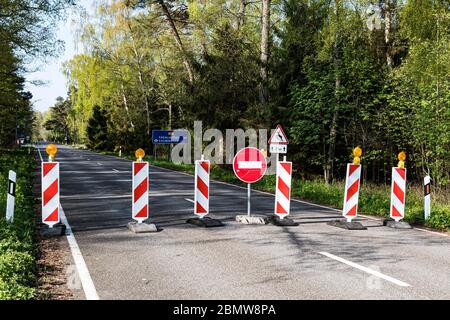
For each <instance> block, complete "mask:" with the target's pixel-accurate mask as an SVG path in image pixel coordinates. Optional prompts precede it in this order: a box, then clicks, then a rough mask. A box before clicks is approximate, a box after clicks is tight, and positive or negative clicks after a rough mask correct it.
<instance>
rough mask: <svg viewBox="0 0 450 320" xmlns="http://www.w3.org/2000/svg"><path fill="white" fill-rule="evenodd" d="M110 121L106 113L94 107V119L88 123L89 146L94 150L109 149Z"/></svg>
mask: <svg viewBox="0 0 450 320" xmlns="http://www.w3.org/2000/svg"><path fill="white" fill-rule="evenodd" d="M107 122H108V119H107V117H106V114H105V111H104V110H102V109H101V108H100V107H99V106H95V107H94V112H93V114H92V117H91V118H90V119H89V121H88V126H87V136H88V139H89V143H88V146H89V147H90V148H92V149H94V150H105V149H108V141H109V140H108V131H107V130H108V124H107Z"/></svg>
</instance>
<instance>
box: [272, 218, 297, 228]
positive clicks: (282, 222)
mask: <svg viewBox="0 0 450 320" xmlns="http://www.w3.org/2000/svg"><path fill="white" fill-rule="evenodd" d="M269 221H270V223H272V224H273V225H275V226H279V227H296V226H298V225H299V223H298V222H295V221H294V220H292V219H291V218H283V219H281V218H280V217H278V216H271V217H270V220H269Z"/></svg>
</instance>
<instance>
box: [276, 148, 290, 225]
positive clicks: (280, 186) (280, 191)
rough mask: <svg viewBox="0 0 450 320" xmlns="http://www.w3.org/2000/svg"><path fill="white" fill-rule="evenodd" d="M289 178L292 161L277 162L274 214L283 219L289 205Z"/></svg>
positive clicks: (288, 210)
mask: <svg viewBox="0 0 450 320" xmlns="http://www.w3.org/2000/svg"><path fill="white" fill-rule="evenodd" d="M291 180H292V162H290V161H286V157H284V159H283V161H278V162H277V177H276V188H275V214H276V215H277V216H278V217H279V218H280V219H283V218H284V217H286V216H288V215H289V212H290V207H291Z"/></svg>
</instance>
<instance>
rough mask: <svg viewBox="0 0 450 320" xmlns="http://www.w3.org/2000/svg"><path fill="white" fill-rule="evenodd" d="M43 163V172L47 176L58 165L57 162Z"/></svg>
mask: <svg viewBox="0 0 450 320" xmlns="http://www.w3.org/2000/svg"><path fill="white" fill-rule="evenodd" d="M43 165H44V167H43V174H44V177H45V176H46V175H47V173H49V172H50V171H51V170H52V169H53V168H54V167H55V166H56V162H48V163H43Z"/></svg>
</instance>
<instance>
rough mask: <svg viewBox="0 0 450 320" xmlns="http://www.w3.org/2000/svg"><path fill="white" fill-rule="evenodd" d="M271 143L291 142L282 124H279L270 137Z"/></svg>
mask: <svg viewBox="0 0 450 320" xmlns="http://www.w3.org/2000/svg"><path fill="white" fill-rule="evenodd" d="M269 144H289V141H288V139H287V137H286V134H285V133H284V131H283V128H281V125H277V128H276V129H275V131H274V132H273V133H272V136H271V137H270V139H269Z"/></svg>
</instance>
